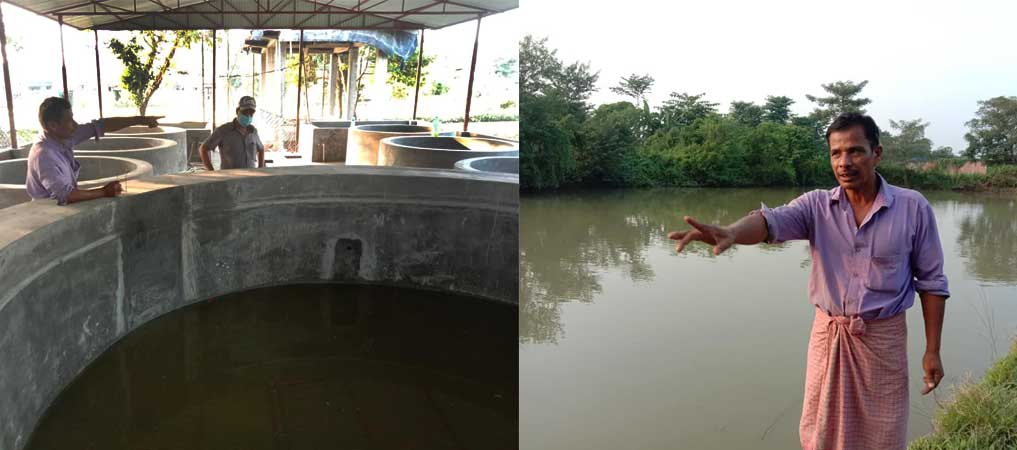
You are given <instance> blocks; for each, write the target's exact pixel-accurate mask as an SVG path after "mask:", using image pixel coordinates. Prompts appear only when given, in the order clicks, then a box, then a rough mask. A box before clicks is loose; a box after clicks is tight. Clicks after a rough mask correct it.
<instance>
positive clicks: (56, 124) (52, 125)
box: [45, 109, 78, 139]
mask: <svg viewBox="0 0 1017 450" xmlns="http://www.w3.org/2000/svg"><path fill="white" fill-rule="evenodd" d="M45 128H46V131H47V132H48V133H49V134H50V135H52V136H53V137H55V138H57V139H68V138H70V137H71V136H72V135H74V130H77V129H78V123H77V122H75V121H74V112H73V111H71V110H69V109H66V110H64V113H63V115H62V116H60V120H56V121H51V122H47V123H46V127H45Z"/></svg>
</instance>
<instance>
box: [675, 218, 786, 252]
mask: <svg viewBox="0 0 1017 450" xmlns="http://www.w3.org/2000/svg"><path fill="white" fill-rule="evenodd" d="M685 222H686V223H688V224H689V225H692V228H693V229H692V230H690V231H685V232H680V231H675V232H671V233H669V234H668V235H667V237H668V238H669V239H674V240H677V241H678V245H677V246H676V247H675V250H677V251H679V252H681V251H682V250H683V249H685V246H686V245H688V244H689V242H692V241H702V242H705V243H707V244H710V245H712V246H713V254H714V255H719V254H721V253H723V252H724V250H727V249H728V248H730V247H731V246H732V245H734V244H741V245H752V244H758V243H760V242H763V241H765V240H766V236H767V231H766V219H765V218H764V217H763V215H762V214H749V215H747V216H745V217H742V218H741V219H738V221H736V222H735V223H733V224H731V225H728V226H726V227H721V226H717V225H707V224H703V223H699V222H698V221H696V219H693V218H691V217H688V216H685Z"/></svg>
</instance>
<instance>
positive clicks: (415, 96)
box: [413, 28, 424, 120]
mask: <svg viewBox="0 0 1017 450" xmlns="http://www.w3.org/2000/svg"><path fill="white" fill-rule="evenodd" d="M423 65H424V29H423V28H421V29H420V48H419V49H417V84H416V92H415V93H414V94H413V120H417V103H419V101H420V70H421V69H422V68H423Z"/></svg>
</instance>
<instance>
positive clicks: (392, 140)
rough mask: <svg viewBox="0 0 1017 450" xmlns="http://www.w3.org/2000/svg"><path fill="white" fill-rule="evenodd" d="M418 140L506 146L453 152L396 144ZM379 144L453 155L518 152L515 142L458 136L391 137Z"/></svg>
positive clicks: (445, 149) (443, 149) (444, 149)
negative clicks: (493, 143) (495, 143)
mask: <svg viewBox="0 0 1017 450" xmlns="http://www.w3.org/2000/svg"><path fill="white" fill-rule="evenodd" d="M420 138H425V139H442V140H445V139H453V140H457V142H458V139H468V140H471V141H492V142H502V143H505V144H508V145H507V146H506V147H505V148H502V149H483V150H469V149H468V150H454V149H448V148H430V147H418V146H416V145H407V144H402V143H399V142H398V141H399V140H400V139H420ZM381 144H382V145H389V146H391V147H394V148H400V149H408V150H426V151H430V152H455V153H471V154H473V153H499V152H512V151H516V152H517V151H519V145H518V144H516V143H515V142H511V141H506V140H502V139H493V138H475V137H460V136H437V137H435V136H393V137H387V138H385V139H382V140H381Z"/></svg>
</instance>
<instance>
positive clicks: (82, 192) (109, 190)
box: [67, 181, 123, 205]
mask: <svg viewBox="0 0 1017 450" xmlns="http://www.w3.org/2000/svg"><path fill="white" fill-rule="evenodd" d="M121 192H123V187H122V186H121V185H120V182H119V181H114V182H112V183H109V184H107V185H105V186H103V187H101V188H95V189H74V190H73V191H71V193H70V194H67V204H68V205H69V204H71V203H77V202H83V201H87V200H95V199H97V198H103V197H116V196H117V194H119V193H121Z"/></svg>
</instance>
